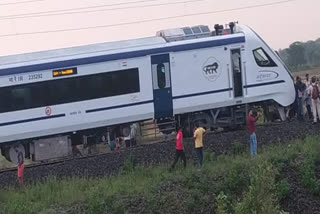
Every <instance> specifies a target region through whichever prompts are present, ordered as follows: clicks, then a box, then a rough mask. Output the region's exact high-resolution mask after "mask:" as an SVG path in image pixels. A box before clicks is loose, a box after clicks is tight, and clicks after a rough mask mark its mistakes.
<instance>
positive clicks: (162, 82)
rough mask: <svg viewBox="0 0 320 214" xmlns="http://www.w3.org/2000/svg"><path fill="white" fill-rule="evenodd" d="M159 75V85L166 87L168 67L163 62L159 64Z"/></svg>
mask: <svg viewBox="0 0 320 214" xmlns="http://www.w3.org/2000/svg"><path fill="white" fill-rule="evenodd" d="M157 77H158V87H159V88H165V87H166V68H165V66H164V64H162V63H161V64H158V65H157Z"/></svg>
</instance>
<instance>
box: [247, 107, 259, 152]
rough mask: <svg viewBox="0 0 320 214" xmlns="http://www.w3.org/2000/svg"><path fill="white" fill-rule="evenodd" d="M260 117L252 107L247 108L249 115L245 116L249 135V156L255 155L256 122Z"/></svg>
mask: <svg viewBox="0 0 320 214" xmlns="http://www.w3.org/2000/svg"><path fill="white" fill-rule="evenodd" d="M259 117H260V113H259V112H258V114H257V112H256V111H254V110H253V109H250V110H249V115H248V118H247V127H248V131H249V135H250V154H251V156H255V155H257V136H256V122H257V120H258V119H259Z"/></svg>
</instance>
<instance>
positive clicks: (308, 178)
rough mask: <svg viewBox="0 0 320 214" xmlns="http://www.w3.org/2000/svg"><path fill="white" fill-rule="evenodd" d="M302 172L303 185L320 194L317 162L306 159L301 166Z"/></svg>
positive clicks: (313, 192)
mask: <svg viewBox="0 0 320 214" xmlns="http://www.w3.org/2000/svg"><path fill="white" fill-rule="evenodd" d="M300 174H301V180H302V183H303V185H304V186H305V187H306V188H307V189H308V190H309V191H310V192H311V193H312V194H314V195H320V183H319V181H318V180H317V178H316V175H315V162H314V161H313V160H310V159H308V160H306V161H305V162H304V163H303V164H302V165H301V166H300Z"/></svg>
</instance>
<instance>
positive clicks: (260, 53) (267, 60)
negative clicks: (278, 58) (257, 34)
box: [253, 48, 277, 67]
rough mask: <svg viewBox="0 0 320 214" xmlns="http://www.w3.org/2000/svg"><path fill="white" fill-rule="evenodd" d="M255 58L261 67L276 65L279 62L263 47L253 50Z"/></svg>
mask: <svg viewBox="0 0 320 214" xmlns="http://www.w3.org/2000/svg"><path fill="white" fill-rule="evenodd" d="M253 55H254V59H255V60H256V63H257V64H258V65H259V66H260V67H276V66H277V64H276V63H275V62H274V61H273V60H272V58H271V57H270V56H269V55H268V54H267V53H266V52H265V51H264V50H263V49H262V48H257V49H255V50H253Z"/></svg>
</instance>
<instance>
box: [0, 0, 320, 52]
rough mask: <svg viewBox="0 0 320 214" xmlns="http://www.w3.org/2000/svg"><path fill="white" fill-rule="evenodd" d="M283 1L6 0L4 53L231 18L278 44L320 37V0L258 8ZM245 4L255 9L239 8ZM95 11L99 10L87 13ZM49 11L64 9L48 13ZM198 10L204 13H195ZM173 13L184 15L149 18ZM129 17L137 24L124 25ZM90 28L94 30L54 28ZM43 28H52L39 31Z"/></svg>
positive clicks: (1, 16)
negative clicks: (31, 15)
mask: <svg viewBox="0 0 320 214" xmlns="http://www.w3.org/2000/svg"><path fill="white" fill-rule="evenodd" d="M279 1H282V0H222V1H217V0H0V57H1V56H6V55H13V54H19V53H27V52H35V51H42V50H49V49H58V48H65V47H74V46H80V45H87V44H95V43H103V42H111V41H119V40H127V39H135V38H141V37H149V36H154V35H155V34H156V32H157V31H159V30H163V29H169V28H177V27H185V26H195V25H208V26H209V27H210V28H211V29H212V30H214V28H213V26H214V24H227V23H229V22H230V21H238V22H239V23H241V24H245V25H248V26H250V27H251V28H253V29H254V30H255V31H256V32H257V33H258V34H259V35H260V36H261V37H262V38H263V39H264V40H265V41H266V42H267V43H268V44H269V45H270V46H271V47H272V48H274V49H279V48H286V47H288V46H289V45H290V44H291V43H292V42H295V41H303V42H305V41H308V40H315V39H317V38H319V37H320V11H319V8H320V0H293V1H291V0H289V1H288V2H284V3H281V4H274V5H269V6H261V7H254V6H256V5H263V4H268V3H274V2H279ZM103 5H109V6H104V7H102V6H103ZM110 5H111V6H110ZM244 7H251V8H248V9H237V8H244ZM79 8H86V9H79ZM232 9H236V10H232ZM61 10H63V11H61ZM93 10H96V11H94V12H90V13H88V12H84V11H93ZM97 10H99V11H97ZM47 11H60V12H59V13H63V14H60V15H57V12H55V14H56V15H54V16H52V15H51V16H47V15H46V14H48V13H45V12H47ZM212 11H213V12H212ZM214 11H215V12H214ZM217 11H224V12H217ZM206 12H212V13H206ZM30 13H31V14H33V15H42V16H40V17H27V16H26V15H24V17H22V18H21V14H30ZM194 13H198V14H199V13H200V14H202V15H197V16H189V15H190V14H194ZM203 13H206V14H203ZM51 14H53V13H52V12H51ZM43 15H45V16H43ZM172 16H184V17H180V18H174V19H163V20H158V21H152V22H144V21H145V20H151V19H161V18H165V17H172ZM17 17H20V18H17ZM141 21H142V22H141ZM128 22H131V23H132V22H134V24H128V25H124V24H123V23H128ZM139 22H140V23H139ZM106 25H108V27H97V28H91V27H96V26H106ZM86 27H89V28H90V29H87V30H76V31H63V32H52V31H57V30H58V31H59V30H62V29H73V28H86ZM43 31H50V33H34V32H43ZM26 33H27V34H26Z"/></svg>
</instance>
